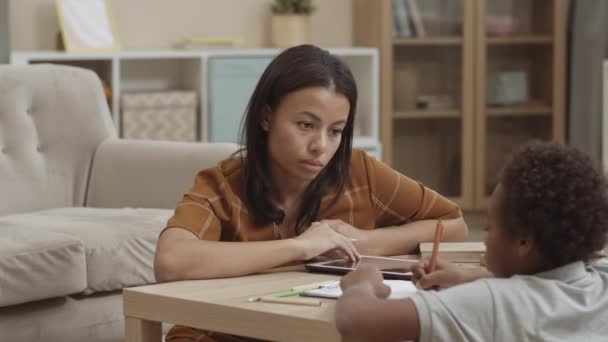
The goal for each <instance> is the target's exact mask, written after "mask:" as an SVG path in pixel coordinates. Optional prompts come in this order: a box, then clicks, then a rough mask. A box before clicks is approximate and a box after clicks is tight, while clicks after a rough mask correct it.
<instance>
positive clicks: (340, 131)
mask: <svg viewBox="0 0 608 342" xmlns="http://www.w3.org/2000/svg"><path fill="white" fill-rule="evenodd" d="M330 133H331V134H332V135H340V134H342V130H341V129H332V130H331V131H330Z"/></svg>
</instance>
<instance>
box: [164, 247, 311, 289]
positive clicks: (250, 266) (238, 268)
mask: <svg viewBox="0 0 608 342" xmlns="http://www.w3.org/2000/svg"><path fill="white" fill-rule="evenodd" d="M172 242H176V243H172ZM304 255H305V253H304V252H303V248H302V247H301V244H300V243H299V242H298V241H296V240H294V239H286V240H278V241H261V242H217V241H204V240H198V239H180V240H179V241H178V242H177V241H168V242H167V243H166V244H165V245H163V244H162V243H159V246H158V248H157V252H156V258H155V265H154V271H155V274H156V278H157V280H158V281H160V282H167V281H178V280H187V279H212V278H225V277H237V276H242V275H246V274H251V273H255V272H259V271H263V270H266V269H269V268H273V267H277V266H281V265H284V264H287V263H289V262H293V261H297V260H302V259H303V258H304Z"/></svg>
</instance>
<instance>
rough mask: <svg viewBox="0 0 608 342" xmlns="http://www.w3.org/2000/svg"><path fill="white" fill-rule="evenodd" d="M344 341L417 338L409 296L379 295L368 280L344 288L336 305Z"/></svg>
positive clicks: (417, 323) (414, 309)
mask: <svg viewBox="0 0 608 342" xmlns="http://www.w3.org/2000/svg"><path fill="white" fill-rule="evenodd" d="M336 325H337V328H338V330H339V331H340V334H342V337H343V339H344V340H345V341H418V339H419V338H420V323H419V321H418V312H417V310H416V307H415V305H414V303H413V302H412V301H411V300H410V299H402V300H387V299H380V298H378V297H377V296H376V295H375V293H374V288H373V286H372V285H371V284H369V283H360V284H357V285H355V286H352V287H349V288H347V289H346V290H345V291H344V293H343V294H342V296H341V297H340V300H338V303H337V306H336Z"/></svg>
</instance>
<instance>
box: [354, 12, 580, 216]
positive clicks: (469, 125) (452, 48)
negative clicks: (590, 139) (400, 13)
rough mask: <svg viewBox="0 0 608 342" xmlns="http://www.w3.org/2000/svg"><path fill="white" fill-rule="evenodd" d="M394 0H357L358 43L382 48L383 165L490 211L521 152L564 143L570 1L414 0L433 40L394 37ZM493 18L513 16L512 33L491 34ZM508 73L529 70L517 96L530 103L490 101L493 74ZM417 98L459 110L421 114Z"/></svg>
mask: <svg viewBox="0 0 608 342" xmlns="http://www.w3.org/2000/svg"><path fill="white" fill-rule="evenodd" d="M392 1H393V0H377V1H369V0H354V2H353V6H354V7H353V32H354V37H353V38H354V44H356V45H358V46H370V47H377V48H378V49H379V51H380V59H379V60H380V80H381V81H380V94H381V96H380V138H381V141H382V145H383V159H384V160H385V161H386V162H387V163H389V164H391V165H392V166H393V167H395V168H396V169H397V170H398V171H400V172H402V173H404V174H406V175H407V176H410V177H412V178H415V179H418V180H420V181H422V182H423V183H424V184H425V185H427V186H429V187H431V188H433V189H435V190H437V191H439V192H440V193H442V194H443V195H446V196H448V197H449V198H451V199H453V200H454V201H455V202H456V203H457V204H459V205H460V206H461V208H462V209H465V210H483V209H485V208H486V207H487V201H488V195H489V194H490V192H491V190H492V189H493V187H494V185H495V182H496V176H497V175H498V173H499V171H500V167H501V166H502V165H503V163H504V161H505V160H506V158H507V157H508V155H509V154H510V153H511V152H512V151H513V150H514V149H515V148H516V147H517V146H518V145H521V144H523V143H525V142H526V141H529V140H531V139H544V140H554V141H558V142H564V140H565V103H564V98H565V72H566V67H565V56H566V51H565V44H566V18H567V1H568V0H509V1H504V0H414V1H415V2H416V3H417V6H418V8H419V11H420V13H421V17H420V18H419V20H421V22H422V25H424V26H425V30H426V34H425V35H424V36H417V34H416V33H417V32H416V27H415V25H412V32H413V34H411V35H410V36H407V37H394V36H393V33H394V32H395V31H394V28H393V20H394V19H393V18H394V16H393V3H392ZM395 1H404V0H395ZM408 1H409V0H408ZM408 1H406V2H408ZM410 13H411V12H410ZM489 16H495V17H505V16H511V17H513V18H515V21H516V22H517V24H516V26H515V28H514V31H513V32H511V33H510V34H504V35H501V36H496V35H491V34H487V33H486V18H487V17H489ZM408 20H410V21H412V22H413V18H412V17H411V16H410V17H409V19H408ZM503 71H517V72H522V71H523V72H524V74H525V75H526V76H525V79H526V86H525V88H521V87H520V88H517V89H527V100H528V101H525V102H523V103H516V102H514V103H510V102H504V103H503V104H502V105H499V106H496V105H489V104H488V103H489V102H490V100H489V97H488V94H486V87H487V86H488V85H487V79H488V75H489V74H493V75H495V74H494V73H496V72H503ZM419 95H442V96H444V95H448V96H451V98H452V99H453V102H454V105H453V106H450V107H448V108H446V109H421V108H417V106H416V104H417V103H416V98H417V96H419Z"/></svg>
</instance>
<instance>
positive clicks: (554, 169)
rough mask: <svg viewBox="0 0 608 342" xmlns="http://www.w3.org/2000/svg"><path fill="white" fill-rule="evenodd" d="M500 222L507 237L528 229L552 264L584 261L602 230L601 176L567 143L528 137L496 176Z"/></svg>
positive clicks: (606, 206)
mask: <svg viewBox="0 0 608 342" xmlns="http://www.w3.org/2000/svg"><path fill="white" fill-rule="evenodd" d="M501 183H502V185H503V189H504V194H505V195H504V201H503V205H502V208H501V209H499V210H500V211H501V212H502V215H501V216H502V218H503V227H504V228H505V230H506V231H507V234H508V235H509V236H512V237H517V236H525V235H528V234H531V236H532V237H533V239H534V241H535V244H536V250H537V251H538V252H539V254H540V255H542V256H543V257H544V259H545V260H546V262H548V264H549V265H551V266H553V267H558V266H561V265H564V264H567V263H570V262H574V261H577V260H583V261H588V260H589V257H590V256H592V255H593V254H594V252H597V251H600V250H601V249H602V248H604V245H605V243H606V234H607V232H608V196H607V188H606V180H605V178H604V177H603V176H602V174H601V173H600V172H598V171H597V170H596V169H595V168H594V166H593V162H592V161H591V159H590V158H589V157H588V156H587V155H585V154H584V153H583V152H581V151H579V150H577V149H575V148H573V147H568V146H563V145H559V144H556V143H547V142H532V143H529V144H527V145H525V146H523V147H522V148H521V149H520V150H519V151H518V152H517V153H516V154H515V155H514V156H513V157H512V159H511V160H510V161H509V163H508V164H507V165H506V167H505V168H504V170H503V172H502V175H501Z"/></svg>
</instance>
